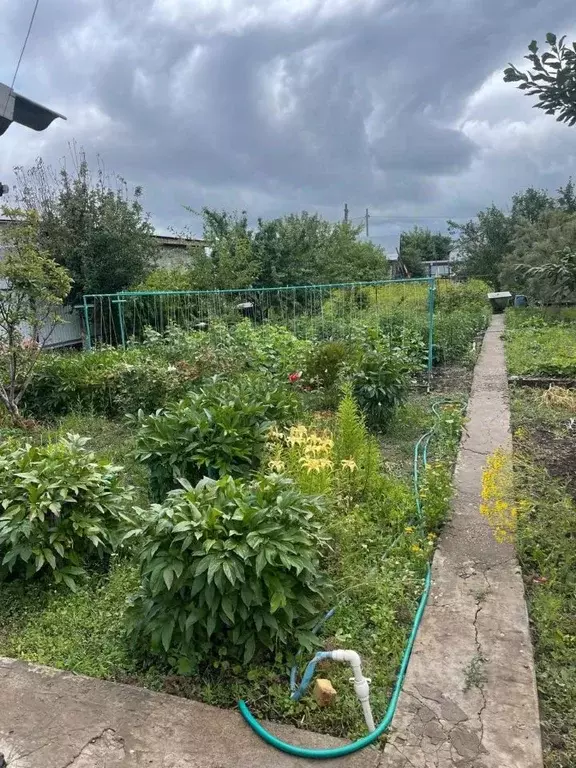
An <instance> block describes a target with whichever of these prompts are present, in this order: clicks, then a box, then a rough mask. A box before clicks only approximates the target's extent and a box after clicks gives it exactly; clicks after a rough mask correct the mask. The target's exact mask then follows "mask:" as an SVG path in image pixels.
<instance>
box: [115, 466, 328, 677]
mask: <svg viewBox="0 0 576 768" xmlns="http://www.w3.org/2000/svg"><path fill="white" fill-rule="evenodd" d="M183 485H184V489H181V490H176V491H172V492H171V493H170V494H169V496H168V498H167V499H166V501H165V502H164V504H163V505H153V507H152V509H151V512H150V514H148V515H147V516H146V518H145V523H144V525H143V527H142V528H138V529H134V530H133V531H132V532H131V533H132V535H137V536H141V537H142V539H143V541H144V542H145V544H144V546H143V548H142V551H141V553H140V556H139V562H140V574H141V589H140V592H139V594H138V595H137V596H136V597H135V599H134V601H133V605H132V607H131V608H130V609H129V614H130V615H129V620H130V633H131V635H132V636H133V637H134V638H138V639H139V640H140V641H141V642H142V643H144V644H145V645H147V646H148V647H149V648H151V649H152V651H154V652H157V653H159V654H161V655H163V656H165V657H166V658H167V659H168V661H169V662H170V663H171V664H173V665H177V666H178V668H179V671H180V672H189V671H192V669H193V668H194V667H196V665H197V664H198V662H199V661H200V660H201V659H202V658H205V657H206V656H207V655H208V654H209V653H210V652H211V651H213V650H214V649H218V653H219V655H220V657H224V658H225V657H231V658H242V659H243V661H244V663H247V662H249V661H250V659H251V658H252V656H253V655H254V653H256V652H257V651H260V650H264V649H268V650H273V649H274V648H275V646H276V645H277V644H279V643H281V644H282V645H286V644H287V643H289V642H290V641H293V642H294V645H295V646H301V647H305V648H311V647H312V645H313V643H314V642H315V636H314V635H313V634H311V632H310V631H309V629H310V623H311V622H314V621H316V619H317V616H318V613H319V611H320V610H321V607H323V603H324V599H325V597H326V589H327V586H328V585H327V583H326V580H325V578H324V576H323V575H322V573H321V571H320V566H319V552H320V550H321V548H322V546H323V544H324V543H325V540H324V537H323V536H322V534H321V531H320V527H319V525H318V523H317V522H315V519H314V515H315V512H316V510H317V501H316V500H315V499H314V497H308V496H304V495H303V494H301V493H300V492H299V491H298V490H297V489H296V487H295V486H294V485H293V484H292V483H291V482H290V481H289V480H286V479H284V478H281V477H280V476H278V475H271V476H268V477H263V478H259V479H257V480H254V481H253V482H252V483H250V484H246V483H244V482H241V481H238V480H234V479H233V478H231V477H229V476H228V477H223V478H221V479H220V480H217V481H214V480H209V479H204V480H202V481H201V482H200V483H198V484H197V485H196V487H192V486H191V485H189V484H188V483H183ZM142 514H144V513H143V512H142Z"/></svg>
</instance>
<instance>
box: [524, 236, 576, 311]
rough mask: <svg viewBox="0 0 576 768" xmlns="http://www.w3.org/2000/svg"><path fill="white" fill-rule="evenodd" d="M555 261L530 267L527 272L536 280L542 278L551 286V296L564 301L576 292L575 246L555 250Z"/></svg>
mask: <svg viewBox="0 0 576 768" xmlns="http://www.w3.org/2000/svg"><path fill="white" fill-rule="evenodd" d="M555 256H556V261H549V262H546V263H545V264H541V265H540V266H538V267H531V269H530V270H529V271H528V274H529V276H530V277H532V278H536V279H537V280H541V279H544V280H545V281H547V282H549V283H550V284H551V285H552V286H553V291H552V297H553V298H554V299H555V300H556V301H566V300H567V299H569V298H572V297H573V296H574V293H575V292H576V248H568V247H566V248H564V250H563V251H560V252H556V254H555Z"/></svg>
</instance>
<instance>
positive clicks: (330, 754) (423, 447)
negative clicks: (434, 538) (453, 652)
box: [238, 400, 464, 760]
mask: <svg viewBox="0 0 576 768" xmlns="http://www.w3.org/2000/svg"><path fill="white" fill-rule="evenodd" d="M452 404H454V405H456V404H458V405H460V406H461V407H462V410H463V409H464V406H463V405H462V403H455V402H454V401H450V400H441V401H437V402H435V403H433V404H432V412H433V413H434V415H435V416H436V418H437V419H439V417H440V414H439V412H438V408H440V407H441V406H444V405H452ZM436 426H437V423H435V424H434V426H433V427H432V429H430V430H429V431H428V432H426V433H425V434H424V435H422V437H420V439H419V440H418V441H417V442H416V444H415V446H414V461H413V470H412V477H413V483H414V493H415V497H416V513H417V517H418V521H419V522H420V523H422V522H423V515H422V504H421V499H420V489H419V484H420V483H419V466H420V463H422V466H423V467H426V465H427V463H428V445H429V443H430V439H431V438H432V436H433V434H434V432H435V430H436ZM431 585H432V570H431V567H430V563H428V564H427V566H426V577H425V579H424V589H423V591H422V596H421V597H420V602H419V603H418V609H417V611H416V615H415V617H414V622H413V624H412V629H411V630H410V635H409V637H408V641H407V643H406V646H405V648H404V653H403V654H402V661H401V662H400V669H399V670H398V675H397V677H396V682H395V684H394V688H393V690H392V696H391V697H390V702H389V703H388V707H387V709H386V714H385V715H384V718H383V719H382V721H381V722H380V723H379V725H377V726H376V730H374V731H373V732H372V733H368V734H367V735H366V736H363V737H362V738H361V739H358V740H357V741H354V742H352V743H350V744H344V745H343V746H341V747H334V748H332V749H314V748H310V747H299V746H297V745H296V744H289V743H288V742H286V741H282V740H281V739H279V738H277V737H276V736H274V735H273V734H272V733H270V732H269V731H267V730H266V729H265V728H264V727H263V726H262V725H261V724H260V723H259V722H258V720H256V718H255V717H254V715H253V714H252V713H251V712H250V710H249V709H248V705H247V704H246V702H245V701H243V700H242V701H240V702H238V708H239V709H240V714H241V715H242V717H243V718H244V720H245V721H246V722H247V723H248V725H249V726H250V727H251V728H252V730H253V731H255V732H256V733H257V734H258V736H260V737H261V738H262V739H263V740H264V741H265V742H266V743H267V744H270V746H272V747H275V748H276V749H279V750H281V751H282V752H286V753H288V754H289V755H295V756H296V757H307V758H310V759H316V760H328V759H332V758H336V757H345V756H346V755H350V754H352V753H353V752H358V751H359V750H360V749H364V748H365V747H368V746H370V744H374V742H375V741H377V740H378V739H379V738H380V736H382V735H383V734H384V733H385V731H386V730H387V729H388V728H389V726H390V724H391V722H392V719H393V717H394V713H395V712H396V707H397V705H398V699H399V698H400V693H401V691H402V685H403V684H404V678H405V676H406V669H407V667H408V662H409V660H410V654H411V653H412V648H413V647H414V642H415V640H416V635H417V633H418V629H419V627H420V624H421V622H422V616H423V615H424V609H425V608H426V603H427V602H428V596H429V595H430V588H431ZM333 612H334V609H332V610H331V611H329V612H328V613H327V614H326V616H325V617H324V618H323V619H321V620H320V622H319V624H318V625H317V626H316V628H315V629H316V631H317V629H319V627H320V626H321V625H322V624H323V623H324V621H326V620H327V619H328V618H329V617H330V616H331V615H332V614H333ZM311 665H312V666H311ZM311 665H308V668H307V669H306V672H305V673H304V677H303V679H302V683H301V684H300V687H299V688H297V687H296V669H295V668H293V669H292V672H291V675H290V687H291V690H292V698H296V699H297V698H300V695H301V693H300V691H301V690H302V689H303V690H305V689H306V686H307V685H308V683H309V682H310V679H311V677H312V674H313V671H314V666H315V665H314V664H312V662H311ZM303 690H302V692H303Z"/></svg>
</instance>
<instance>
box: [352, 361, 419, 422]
mask: <svg viewBox="0 0 576 768" xmlns="http://www.w3.org/2000/svg"><path fill="white" fill-rule="evenodd" d="M409 387H410V365H409V363H408V361H407V360H406V358H405V357H404V355H403V354H402V351H401V350H400V351H392V352H391V353H390V354H389V355H387V356H384V355H382V354H379V353H377V352H367V353H366V354H365V355H364V357H363V359H362V363H361V367H360V368H359V370H357V371H355V372H354V373H353V374H352V391H353V394H354V398H355V400H356V402H357V403H358V405H359V406H360V408H361V409H362V411H363V413H364V416H365V417H366V422H367V424H368V425H369V426H370V427H371V428H372V429H375V430H380V431H384V430H385V429H386V426H387V423H388V421H389V419H390V417H391V415H392V413H393V411H394V409H395V408H396V406H398V405H400V404H401V403H403V402H404V401H405V399H406V397H407V396H408V391H409Z"/></svg>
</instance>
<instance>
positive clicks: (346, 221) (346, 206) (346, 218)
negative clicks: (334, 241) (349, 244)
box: [344, 203, 348, 224]
mask: <svg viewBox="0 0 576 768" xmlns="http://www.w3.org/2000/svg"><path fill="white" fill-rule="evenodd" d="M344 224H348V203H344Z"/></svg>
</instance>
